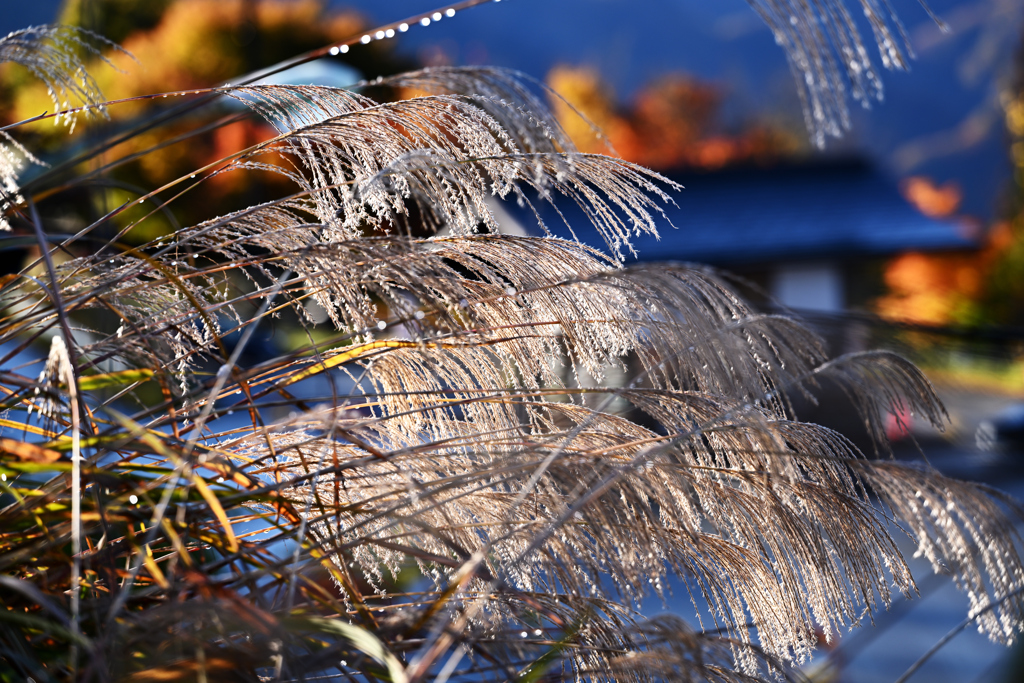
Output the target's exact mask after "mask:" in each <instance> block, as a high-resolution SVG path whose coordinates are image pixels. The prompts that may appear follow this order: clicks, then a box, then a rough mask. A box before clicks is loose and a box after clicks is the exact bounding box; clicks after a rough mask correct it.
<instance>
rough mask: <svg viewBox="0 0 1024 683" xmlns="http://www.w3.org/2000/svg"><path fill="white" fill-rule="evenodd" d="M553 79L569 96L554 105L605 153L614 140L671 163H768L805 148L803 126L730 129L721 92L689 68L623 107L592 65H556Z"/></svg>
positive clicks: (633, 156) (668, 166) (647, 162)
mask: <svg viewBox="0 0 1024 683" xmlns="http://www.w3.org/2000/svg"><path fill="white" fill-rule="evenodd" d="M547 84H548V86H549V87H550V88H551V89H552V90H554V91H555V92H557V93H558V94H559V95H561V96H562V97H563V98H565V100H564V101H562V100H559V99H558V98H553V99H552V106H553V108H554V111H555V113H556V115H557V116H558V120H559V122H560V123H561V124H562V126H563V127H564V128H565V130H566V132H567V133H568V134H569V136H570V137H571V138H572V140H573V142H575V143H576V145H577V147H579V149H580V150H581V151H584V152H597V153H602V152H604V153H607V152H608V146H609V145H610V146H611V148H612V149H613V150H614V151H615V152H617V153H618V154H619V155H621V156H622V157H623V158H624V159H628V160H629V161H633V162H636V163H639V164H642V165H644V166H647V167H649V168H653V169H657V170H672V169H681V168H690V169H715V168H720V167H723V166H728V165H732V164H741V163H770V162H772V161H777V160H779V159H782V158H787V157H792V156H794V155H796V154H799V153H801V152H804V151H805V150H806V149H807V141H806V135H805V134H804V133H803V132H802V131H798V132H794V131H789V130H786V129H784V128H782V127H780V126H775V125H770V124H767V123H763V122H754V123H750V124H746V125H742V126H740V127H739V129H738V130H727V128H726V126H724V124H723V120H722V119H723V117H722V115H721V113H722V112H721V109H722V103H723V94H722V92H721V91H720V90H719V88H717V87H716V86H714V85H712V84H709V83H704V82H701V81H698V80H695V79H694V78H692V77H690V76H687V75H685V74H668V75H665V76H662V77H661V78H659V79H657V80H655V81H654V82H652V83H650V84H648V85H647V86H646V87H645V88H643V89H642V90H641V91H640V92H639V93H638V94H637V95H636V97H635V98H634V99H633V101H632V102H631V103H630V104H629V105H628V106H627V107H622V106H620V104H619V103H618V102H617V100H616V98H615V94H614V92H613V91H612V89H611V87H610V86H609V85H608V84H607V83H606V82H605V81H604V80H603V79H602V78H601V75H600V73H599V72H598V71H597V70H596V69H594V68H591V67H577V66H566V65H562V66H557V67H555V68H554V69H552V70H551V71H550V73H549V74H548V77H547ZM574 108H575V110H576V111H578V112H579V113H581V114H583V116H584V117H586V120H585V119H582V118H580V116H579V115H578V114H577V113H576V112H575V111H573V109H574ZM588 121H589V122H588ZM591 124H593V126H591ZM595 127H596V128H597V129H599V130H600V131H601V133H602V134H603V139H602V137H601V136H599V135H598V134H597V132H596V131H595V130H594V128H595Z"/></svg>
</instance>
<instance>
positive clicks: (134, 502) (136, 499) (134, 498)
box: [128, 493, 139, 505]
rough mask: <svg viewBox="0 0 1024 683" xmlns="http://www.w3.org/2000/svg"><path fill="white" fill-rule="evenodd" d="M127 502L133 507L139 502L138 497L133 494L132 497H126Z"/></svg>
mask: <svg viewBox="0 0 1024 683" xmlns="http://www.w3.org/2000/svg"><path fill="white" fill-rule="evenodd" d="M128 502H129V503H131V504H132V505H135V504H136V503H138V502H139V497H138V496H136V495H135V494H134V493H133V494H132V495H130V496H128Z"/></svg>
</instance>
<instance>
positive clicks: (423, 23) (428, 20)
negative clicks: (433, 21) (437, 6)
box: [420, 17, 430, 26]
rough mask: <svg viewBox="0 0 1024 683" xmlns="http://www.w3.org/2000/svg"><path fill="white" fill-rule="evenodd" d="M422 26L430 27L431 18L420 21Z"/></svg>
mask: <svg viewBox="0 0 1024 683" xmlns="http://www.w3.org/2000/svg"><path fill="white" fill-rule="evenodd" d="M420 25H421V26H430V17H423V18H422V19H420Z"/></svg>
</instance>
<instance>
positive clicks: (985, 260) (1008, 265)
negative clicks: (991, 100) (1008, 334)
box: [877, 52, 1024, 327]
mask: <svg viewBox="0 0 1024 683" xmlns="http://www.w3.org/2000/svg"><path fill="white" fill-rule="evenodd" d="M1017 74H1018V75H1017V83H1016V84H1015V85H1014V86H1013V87H1012V88H1009V89H1007V90H1006V91H1005V92H1004V93H1003V94H1002V105H1003V111H1004V117H1005V123H1006V131H1007V135H1008V137H1009V139H1010V145H1009V151H1010V159H1011V161H1012V163H1013V166H1014V183H1013V185H1012V187H1011V188H1010V191H1009V192H1008V195H1007V199H1006V206H1005V208H1004V210H1003V212H1002V217H1001V218H1000V219H999V220H997V221H995V222H994V223H993V224H992V225H991V226H990V227H989V228H988V230H987V234H986V235H985V237H984V239H983V240H982V242H981V247H980V249H979V250H978V251H977V252H975V253H971V254H946V255H941V254H940V255H928V256H925V255H923V254H906V255H903V256H900V257H898V258H897V259H895V260H893V261H892V262H890V263H889V265H888V266H887V268H886V271H885V283H886V285H887V286H888V289H889V293H888V294H887V295H886V296H884V297H882V298H881V299H879V300H878V301H877V311H878V313H879V314H881V315H882V316H884V317H887V318H890V319H894V320H903V321H908V322H915V323H924V324H939V325H943V324H960V325H1010V326H1014V327H1024V52H1022V53H1020V54H1019V55H1018V57H1017ZM902 189H903V192H904V196H906V197H907V199H908V200H909V201H911V202H912V203H914V204H915V205H916V206H917V207H918V209H920V210H921V211H922V213H925V214H927V215H930V216H937V217H946V216H952V215H953V214H955V212H956V209H957V207H958V205H959V191H958V190H957V188H955V187H953V186H945V187H941V188H940V187H936V186H935V185H933V184H932V183H930V182H929V181H928V180H927V179H924V178H911V179H909V180H908V181H906V182H905V183H904V185H903V188H902Z"/></svg>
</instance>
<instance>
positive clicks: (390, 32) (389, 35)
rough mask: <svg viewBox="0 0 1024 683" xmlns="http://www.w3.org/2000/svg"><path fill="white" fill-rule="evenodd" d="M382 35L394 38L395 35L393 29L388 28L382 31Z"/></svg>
mask: <svg viewBox="0 0 1024 683" xmlns="http://www.w3.org/2000/svg"><path fill="white" fill-rule="evenodd" d="M384 35H385V37H387V38H394V37H395V29H393V28H389V29H388V30H387V31H384Z"/></svg>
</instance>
